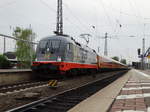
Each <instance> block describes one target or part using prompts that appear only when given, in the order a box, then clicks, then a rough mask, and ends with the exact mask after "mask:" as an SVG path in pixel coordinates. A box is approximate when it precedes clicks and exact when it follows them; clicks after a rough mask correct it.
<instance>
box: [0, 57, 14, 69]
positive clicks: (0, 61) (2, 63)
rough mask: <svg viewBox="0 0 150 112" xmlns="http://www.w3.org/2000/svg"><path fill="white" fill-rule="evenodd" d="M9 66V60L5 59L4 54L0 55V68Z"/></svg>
mask: <svg viewBox="0 0 150 112" xmlns="http://www.w3.org/2000/svg"><path fill="white" fill-rule="evenodd" d="M10 67H11V63H10V61H9V60H7V59H6V57H5V56H4V55H0V68H1V69H6V68H10Z"/></svg>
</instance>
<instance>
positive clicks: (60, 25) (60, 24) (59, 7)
mask: <svg viewBox="0 0 150 112" xmlns="http://www.w3.org/2000/svg"><path fill="white" fill-rule="evenodd" d="M54 33H55V34H56V35H63V10H62V0H57V25H56V31H54Z"/></svg>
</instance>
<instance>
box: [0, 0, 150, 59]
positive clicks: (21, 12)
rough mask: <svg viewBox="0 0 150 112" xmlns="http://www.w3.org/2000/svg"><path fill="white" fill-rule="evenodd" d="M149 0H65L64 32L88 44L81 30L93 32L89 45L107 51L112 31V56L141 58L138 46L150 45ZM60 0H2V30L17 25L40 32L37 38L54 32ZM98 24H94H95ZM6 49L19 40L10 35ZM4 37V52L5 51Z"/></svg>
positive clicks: (9, 32) (0, 42) (0, 44)
mask: <svg viewBox="0 0 150 112" xmlns="http://www.w3.org/2000/svg"><path fill="white" fill-rule="evenodd" d="M149 4H150V1H149V0H63V20H64V33H65V34H68V35H71V36H72V37H74V39H75V40H77V41H79V42H80V43H82V44H86V43H85V40H84V39H82V38H80V34H85V33H88V34H91V35H92V36H91V37H90V42H89V44H88V46H89V47H91V48H93V49H95V50H96V51H98V47H99V48H100V52H99V54H100V55H103V54H104V39H103V37H104V36H105V33H106V32H107V33H108V37H109V38H108V56H109V57H113V56H118V57H119V58H125V59H127V60H128V62H132V61H138V60H139V58H138V56H137V49H138V48H142V38H145V40H146V48H148V47H149V46H150V37H149V36H150V13H149V12H150V7H149ZM56 7H57V0H0V33H1V34H6V35H10V36H11V35H12V33H13V29H14V28H15V27H16V26H19V27H21V28H24V29H25V28H29V26H30V24H31V28H32V30H33V31H34V32H35V33H36V39H35V41H39V40H40V39H42V38H44V37H45V36H49V35H53V31H54V30H55V29H56ZM93 26H94V28H93ZM6 41H7V42H6V43H7V45H6V51H14V50H15V47H16V46H15V40H11V39H6ZM3 44H4V42H3V37H0V53H3V46H4V45H3Z"/></svg>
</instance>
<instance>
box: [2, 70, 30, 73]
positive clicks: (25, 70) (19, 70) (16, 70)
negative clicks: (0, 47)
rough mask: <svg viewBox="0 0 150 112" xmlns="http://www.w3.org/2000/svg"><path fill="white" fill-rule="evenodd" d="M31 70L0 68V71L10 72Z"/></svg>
mask: <svg viewBox="0 0 150 112" xmlns="http://www.w3.org/2000/svg"><path fill="white" fill-rule="evenodd" d="M28 71H29V72H31V69H0V73H10V72H28Z"/></svg>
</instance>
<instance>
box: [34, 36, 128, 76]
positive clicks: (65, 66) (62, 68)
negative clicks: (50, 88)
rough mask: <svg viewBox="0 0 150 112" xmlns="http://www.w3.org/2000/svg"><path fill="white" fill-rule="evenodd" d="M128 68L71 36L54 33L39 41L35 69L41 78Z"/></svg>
mask: <svg viewBox="0 0 150 112" xmlns="http://www.w3.org/2000/svg"><path fill="white" fill-rule="evenodd" d="M123 69H127V66H126V65H124V64H122V63H120V62H118V61H115V60H113V59H110V58H107V57H104V56H100V55H98V54H97V53H96V51H95V50H94V49H91V48H89V47H88V46H86V45H82V44H80V43H79V42H77V41H75V39H74V38H72V37H71V36H68V35H52V36H48V37H45V38H43V39H41V40H40V41H39V44H38V45H37V48H36V59H35V61H34V62H33V63H32V71H33V72H34V73H35V74H36V75H37V76H38V77H41V78H52V77H64V76H68V75H70V76H71V75H80V74H94V73H97V72H101V71H113V70H123Z"/></svg>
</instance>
